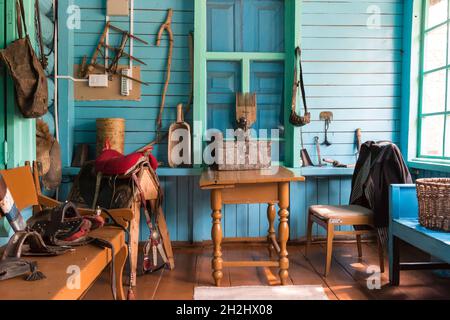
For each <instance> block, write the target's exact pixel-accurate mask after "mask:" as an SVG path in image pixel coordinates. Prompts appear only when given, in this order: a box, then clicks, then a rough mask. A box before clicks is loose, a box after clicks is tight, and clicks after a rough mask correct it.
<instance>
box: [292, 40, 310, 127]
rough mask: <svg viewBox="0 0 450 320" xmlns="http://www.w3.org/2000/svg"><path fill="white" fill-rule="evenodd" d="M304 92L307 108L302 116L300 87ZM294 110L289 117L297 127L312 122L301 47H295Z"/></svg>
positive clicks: (303, 97) (305, 106)
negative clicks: (299, 103) (307, 100)
mask: <svg viewBox="0 0 450 320" xmlns="http://www.w3.org/2000/svg"><path fill="white" fill-rule="evenodd" d="M299 87H300V90H301V92H302V100H303V107H304V108H305V114H304V115H303V116H300V115H298V114H297V94H298V88H299ZM291 107H292V110H291V115H290V117H289V122H290V123H291V124H292V125H293V126H295V127H303V126H305V125H307V124H309V123H310V122H311V113H309V112H308V106H307V105H306V91H305V83H304V81H303V69H302V61H301V50H300V47H297V48H295V66H294V84H293V87H292V106H291Z"/></svg>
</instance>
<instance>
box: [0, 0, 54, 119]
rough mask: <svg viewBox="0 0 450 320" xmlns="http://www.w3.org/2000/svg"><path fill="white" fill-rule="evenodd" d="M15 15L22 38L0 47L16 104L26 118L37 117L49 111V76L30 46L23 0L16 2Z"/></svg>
mask: <svg viewBox="0 0 450 320" xmlns="http://www.w3.org/2000/svg"><path fill="white" fill-rule="evenodd" d="M16 14H17V30H18V33H19V39H18V40H16V41H14V42H13V43H11V44H10V45H9V46H8V47H7V48H6V49H4V50H0V58H1V59H2V60H3V61H4V62H5V64H6V66H7V68H8V70H9V73H10V74H11V77H12V78H13V81H14V87H15V89H16V103H17V106H18V107H19V109H20V111H21V113H22V115H23V116H24V117H25V118H38V117H41V116H43V115H44V114H46V113H47V111H48V89H47V78H46V76H45V71H44V69H43V68H42V65H41V63H40V61H39V59H38V58H37V56H36V54H35V52H34V50H33V46H32V45H31V41H30V37H29V35H28V30H27V25H26V22H25V10H24V6H23V0H17V1H16ZM22 23H23V24H22ZM23 31H25V34H24V32H23Z"/></svg>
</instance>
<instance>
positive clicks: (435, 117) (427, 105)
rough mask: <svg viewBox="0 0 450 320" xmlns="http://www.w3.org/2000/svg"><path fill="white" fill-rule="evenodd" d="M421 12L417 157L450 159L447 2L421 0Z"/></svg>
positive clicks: (449, 9) (449, 14) (449, 17)
mask: <svg viewBox="0 0 450 320" xmlns="http://www.w3.org/2000/svg"><path fill="white" fill-rule="evenodd" d="M423 10H424V11H423V17H424V19H423V20H422V26H421V46H422V48H421V55H422V56H421V65H420V77H419V81H420V93H419V94H420V95H419V131H418V142H419V143H418V156H419V158H430V159H439V160H450V96H449V94H450V90H449V89H450V81H449V80H450V50H449V49H450V47H449V46H450V41H449V40H450V6H449V0H425V1H424V8H423Z"/></svg>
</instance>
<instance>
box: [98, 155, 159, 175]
mask: <svg viewBox="0 0 450 320" xmlns="http://www.w3.org/2000/svg"><path fill="white" fill-rule="evenodd" d="M145 161H149V163H150V166H151V167H152V169H153V170H156V169H157V168H158V161H157V160H156V158H155V157H154V156H153V155H152V154H149V155H148V156H146V155H145V153H144V152H136V153H132V154H129V155H123V154H121V153H120V152H118V151H116V150H112V149H106V150H104V151H103V152H102V153H101V154H100V156H98V158H97V159H96V160H95V170H96V171H97V172H101V173H103V174H106V175H127V174H128V173H130V172H132V171H133V170H134V169H135V168H136V167H137V166H139V165H140V164H141V163H142V162H145Z"/></svg>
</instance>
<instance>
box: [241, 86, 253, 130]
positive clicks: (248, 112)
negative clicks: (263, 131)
mask: <svg viewBox="0 0 450 320" xmlns="http://www.w3.org/2000/svg"><path fill="white" fill-rule="evenodd" d="M256 108H257V106H256V93H240V92H238V93H236V122H237V124H238V128H239V129H242V130H244V131H245V132H246V131H248V129H249V128H251V126H252V125H253V124H254V123H255V122H256Z"/></svg>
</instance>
